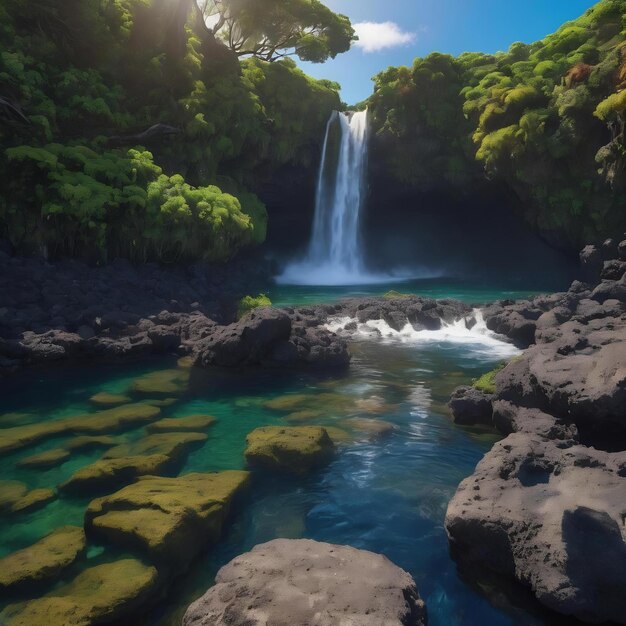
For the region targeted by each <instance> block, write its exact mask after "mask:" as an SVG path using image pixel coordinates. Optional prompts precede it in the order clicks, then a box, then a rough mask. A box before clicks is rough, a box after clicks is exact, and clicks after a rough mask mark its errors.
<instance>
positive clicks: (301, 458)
mask: <svg viewBox="0 0 626 626" xmlns="http://www.w3.org/2000/svg"><path fill="white" fill-rule="evenodd" d="M246 443H247V448H246V452H245V454H246V460H247V461H248V463H249V464H250V465H260V466H263V467H266V468H269V469H274V470H285V471H288V472H291V473H294V474H306V473H307V472H310V471H312V470H313V469H315V468H318V467H322V466H324V465H326V464H327V463H329V462H330V460H331V459H332V457H333V454H334V448H335V446H334V444H333V442H332V440H331V438H330V437H329V436H328V433H327V432H326V430H325V429H324V428H322V427H320V426H286V427H282V426H266V427H263V428H257V429H256V430H253V431H252V432H251V433H250V434H249V435H248V436H247V438H246Z"/></svg>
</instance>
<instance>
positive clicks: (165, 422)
mask: <svg viewBox="0 0 626 626" xmlns="http://www.w3.org/2000/svg"><path fill="white" fill-rule="evenodd" d="M215 421H216V420H215V418H214V417H213V416H212V415H187V416H185V417H173V418H166V419H162V420H159V421H158V422H154V423H153V424H150V425H149V426H147V428H146V430H147V431H148V432H149V433H172V432H196V433H197V432H202V431H204V430H206V429H207V428H209V426H211V425H212V424H214V423H215Z"/></svg>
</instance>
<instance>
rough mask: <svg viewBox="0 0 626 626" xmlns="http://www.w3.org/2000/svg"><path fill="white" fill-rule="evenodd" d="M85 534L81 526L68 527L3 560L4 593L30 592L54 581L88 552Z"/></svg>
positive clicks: (0, 572) (1, 581)
mask: <svg viewBox="0 0 626 626" xmlns="http://www.w3.org/2000/svg"><path fill="white" fill-rule="evenodd" d="M86 547H87V544H86V539H85V532H84V531H83V529H82V528H80V527H78V526H64V527H62V528H58V529H57V530H55V531H53V532H51V533H50V534H49V535H47V536H46V537H44V538H43V539H41V540H40V541H38V542H37V543H34V544H33V545H31V546H28V548H24V549H23V550H18V551H17V552H14V553H13V554H10V555H9V556H6V557H4V558H3V559H0V590H4V591H9V590H10V591H14V590H20V591H24V590H28V589H29V587H32V586H35V585H39V584H41V583H43V582H46V581H53V580H54V579H55V578H58V577H59V576H60V575H61V574H63V573H64V572H65V571H66V570H67V569H68V568H70V567H71V566H72V565H73V564H74V563H75V562H76V561H77V560H78V559H79V558H80V557H81V556H82V555H83V554H84V553H85V550H86Z"/></svg>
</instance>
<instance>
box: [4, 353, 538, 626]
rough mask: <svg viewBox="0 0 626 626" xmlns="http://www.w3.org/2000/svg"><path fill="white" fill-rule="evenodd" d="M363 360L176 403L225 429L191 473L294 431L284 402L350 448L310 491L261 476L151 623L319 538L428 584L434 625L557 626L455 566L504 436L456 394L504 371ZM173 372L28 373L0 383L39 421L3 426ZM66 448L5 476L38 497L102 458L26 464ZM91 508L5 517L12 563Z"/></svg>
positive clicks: (80, 407)
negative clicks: (472, 482)
mask: <svg viewBox="0 0 626 626" xmlns="http://www.w3.org/2000/svg"><path fill="white" fill-rule="evenodd" d="M353 354H354V361H353V365H352V367H351V369H350V372H349V373H348V374H346V375H345V376H342V377H340V378H338V379H333V378H326V379H324V378H322V379H320V378H313V377H310V376H308V375H304V374H297V375H291V376H289V377H283V376H280V375H278V374H277V373H276V372H265V373H259V372H256V373H251V374H249V375H245V374H241V373H232V374H221V373H219V374H218V373H206V374H203V375H201V376H198V377H196V376H193V377H192V379H191V382H190V384H189V386H188V387H187V388H186V389H185V391H184V392H183V393H181V394H178V395H176V396H174V397H175V399H176V403H175V404H173V405H172V406H170V407H167V408H164V409H163V410H162V411H163V412H162V416H168V415H171V416H182V415H186V414H193V413H209V414H212V415H214V416H216V417H217V420H218V421H217V423H216V424H215V425H214V426H212V427H211V429H210V430H209V435H210V437H209V440H208V441H207V443H206V444H205V445H204V446H203V447H202V448H200V449H198V450H196V451H194V452H193V453H191V454H190V455H189V457H188V459H187V462H186V465H185V466H184V468H183V469H182V473H187V472H190V471H214V470H222V469H238V468H242V467H244V457H243V452H244V447H245V436H246V434H247V433H248V432H249V431H251V430H252V429H254V428H256V427H257V426H262V425H267V424H285V423H293V422H289V419H293V418H292V417H291V418H290V417H289V412H288V411H285V410H282V411H281V410H277V409H276V408H271V406H270V407H268V406H266V403H267V401H268V400H272V399H275V398H278V397H281V398H282V397H283V396H285V395H287V396H290V397H291V399H292V400H294V407H293V410H297V411H301V410H318V411H320V410H321V415H319V416H318V417H316V418H314V419H311V420H310V421H309V422H298V423H313V424H324V425H328V426H333V427H338V428H341V429H343V430H344V431H345V432H346V433H347V439H348V441H347V442H346V443H345V444H343V445H342V446H341V447H340V448H339V453H338V455H337V457H336V460H335V461H334V462H333V463H332V464H331V465H330V466H329V467H328V468H326V469H325V470H323V471H321V472H319V473H316V474H314V475H312V476H310V477H308V478H306V479H303V480H294V479H288V478H285V477H279V476H269V475H266V474H262V473H260V474H255V475H254V480H253V485H252V489H251V490H250V493H249V496H248V497H247V499H246V500H245V501H244V502H243V503H242V505H241V506H240V507H239V509H238V510H236V511H235V512H234V515H233V518H232V521H231V523H230V525H229V526H228V527H227V529H226V531H225V534H224V536H223V538H222V540H221V542H220V543H219V544H218V545H217V546H215V547H214V548H212V549H211V550H210V551H209V552H208V553H207V554H206V555H204V556H202V557H200V558H199V559H198V561H197V562H196V563H195V564H194V566H193V568H192V570H191V571H190V572H189V573H188V574H187V575H186V576H184V577H182V578H180V579H179V580H177V582H176V585H175V586H174V587H173V589H172V590H171V593H170V594H169V596H168V598H167V599H166V601H164V602H163V603H162V604H160V605H159V606H157V607H156V608H155V609H154V611H153V612H152V613H151V616H150V618H149V621H148V623H150V624H153V625H154V626H174V625H179V624H180V620H181V616H182V614H183V612H184V608H185V607H186V606H187V605H188V604H189V603H190V602H191V601H192V600H194V599H195V598H196V597H198V596H199V595H201V594H202V593H203V592H204V591H205V590H206V589H207V587H209V586H210V585H211V583H212V581H213V577H214V575H215V572H216V571H217V569H218V568H219V567H220V566H221V565H223V564H224V563H226V562H228V561H229V560H230V559H231V558H233V557H234V556H236V555H237V554H240V553H241V552H243V551H246V550H248V549H250V548H251V547H252V546H254V545H255V544H257V543H259V542H263V541H267V540H270V539H273V538H275V537H292V538H297V537H309V538H313V539H318V540H323V541H329V542H334V543H341V544H349V545H352V546H356V547H359V548H366V549H369V550H373V551H375V552H381V553H383V554H386V555H387V556H388V557H389V558H390V559H391V560H393V561H394V562H395V563H397V564H398V565H400V566H401V567H403V568H405V569H406V570H407V571H409V572H410V573H411V574H412V575H413V576H414V577H415V579H416V581H417V583H418V585H419V588H420V592H421V595H422V597H423V598H424V599H425V600H426V602H427V605H428V610H429V620H430V621H429V623H430V624H431V626H485V625H491V626H514V625H522V624H543V623H546V622H541V621H536V618H535V617H532V616H531V615H530V614H529V613H526V612H525V611H523V610H521V609H516V610H513V609H512V608H510V607H509V606H508V605H506V604H502V603H497V606H496V605H494V604H491V603H490V601H488V600H487V599H486V597H484V596H483V595H480V594H478V593H477V592H476V591H474V590H473V589H472V588H471V587H470V586H468V585H466V584H465V583H464V582H463V581H462V580H461V578H460V577H459V575H458V574H457V571H456V567H455V564H454V562H453V561H452V560H451V559H450V557H449V554H448V545H447V539H446V534H445V530H444V526H443V521H444V515H445V510H446V506H447V503H448V501H449V499H450V497H451V496H452V495H453V493H454V491H455V489H456V487H457V485H458V483H459V482H460V481H461V480H462V479H463V478H464V477H466V476H467V475H469V474H470V473H471V472H472V470H473V468H474V467H475V465H476V463H477V462H478V461H479V460H480V458H481V457H482V455H483V454H484V453H485V452H486V451H487V450H488V449H489V448H490V447H491V445H492V444H493V443H494V442H495V441H496V436H495V435H494V434H493V433H491V432H488V431H481V430H476V429H474V430H472V429H467V428H461V427H458V426H456V425H454V424H453V423H452V421H451V420H450V418H449V416H448V413H447V409H446V406H445V405H446V402H447V400H448V398H449V395H450V393H451V391H452V390H453V389H454V388H455V387H456V386H458V385H460V384H464V383H467V382H469V381H470V380H471V379H472V378H474V377H476V376H478V375H480V374H481V373H483V372H485V371H487V370H488V369H490V368H491V367H492V366H493V365H494V364H495V363H496V362H497V361H498V358H496V357H495V356H493V355H490V354H489V353H488V352H485V350H484V346H478V345H477V346H474V345H472V344H468V343H464V344H456V343H449V342H426V343H419V344H386V343H376V342H360V343H357V344H354V345H353ZM173 366H174V367H175V363H174V364H173V363H171V362H169V361H161V362H155V363H150V364H139V365H137V364H135V365H126V366H123V367H119V366H118V367H108V366H107V367H98V368H95V367H94V368H86V367H81V368H68V369H62V368H55V369H54V370H45V371H44V370H38V371H33V372H29V373H26V374H25V375H23V376H19V377H17V378H13V379H11V380H10V381H4V382H3V383H0V398H1V401H0V402H1V404H0V414H2V413H5V414H6V413H9V412H17V411H19V412H24V413H26V414H27V415H26V416H22V417H20V416H15V415H13V416H9V417H4V418H2V417H0V427H6V426H8V425H13V424H14V423H16V422H20V420H22V422H23V423H24V422H28V421H34V420H52V419H58V418H61V417H64V416H68V415H75V414H77V413H83V412H92V411H93V410H94V409H93V407H92V406H91V405H90V403H89V401H88V399H89V397H90V396H91V395H93V394H94V393H96V392H98V391H103V390H104V391H109V392H112V393H120V392H125V391H127V390H128V389H129V387H130V385H131V383H132V381H133V379H134V378H136V377H137V376H140V375H142V374H145V373H146V372H150V371H158V370H159V369H164V368H170V367H173ZM300 394H303V397H300V398H298V396H299V395H300ZM296 401H297V402H296ZM354 418H357V421H356V422H355V421H354ZM359 418H367V419H375V420H383V421H384V422H387V423H389V424H391V425H393V431H392V432H390V433H388V434H387V435H386V436H382V437H379V438H372V437H371V435H370V434H367V433H366V432H363V431H362V430H360V429H359V428H358V427H359V426H360V425H361V423H360V422H359V421H358V419H359ZM142 435H143V429H142V428H133V429H129V430H128V431H126V432H124V433H122V434H120V435H119V436H120V437H122V438H123V439H133V438H137V437H141V436H142ZM63 443H64V440H63V439H55V440H50V441H47V442H44V443H42V444H40V445H37V446H34V447H29V448H26V449H25V450H23V451H19V452H16V453H13V454H10V455H4V457H3V458H1V459H0V476H1V477H2V478H3V479H16V480H21V481H24V482H26V483H27V484H28V486H29V487H30V488H35V487H54V486H56V485H58V484H59V483H60V482H62V481H63V480H65V479H67V478H68V477H69V476H70V475H71V474H72V473H73V472H74V471H75V470H76V469H77V468H79V467H81V466H83V465H86V464H88V463H90V462H92V461H93V460H95V459H96V458H98V456H99V454H100V453H99V452H97V451H96V452H93V453H89V454H88V455H76V456H74V457H73V458H72V459H71V460H70V461H68V462H67V463H64V464H63V465H61V466H60V467H58V468H55V469H51V470H49V471H33V470H25V469H19V468H17V467H16V465H15V463H16V461H17V460H19V459H20V458H22V457H24V456H28V455H31V454H33V453H35V452H39V451H43V450H46V449H51V448H56V447H60V446H62V445H63ZM86 506H87V501H86V500H81V499H75V498H69V497H68V498H63V499H59V500H57V501H55V502H54V503H52V504H50V505H48V506H46V507H45V508H43V509H41V510H39V511H37V512H34V513H31V514H24V515H16V516H12V517H5V518H0V556H3V555H6V554H8V553H10V552H12V551H14V550H16V549H19V548H21V547H24V546H26V545H28V544H30V543H32V542H34V541H36V540H37V539H39V538H41V537H42V536H44V535H45V534H47V533H48V532H50V531H51V530H52V529H54V528H56V527H58V526H60V525H64V524H68V523H73V524H81V523H82V518H83V513H84V510H85V507H86ZM89 556H90V557H91V558H90V560H89V559H88V560H86V561H85V563H84V564H83V566H84V565H85V564H88V563H90V562H91V563H94V562H96V561H100V560H106V559H108V558H112V557H115V556H117V554H116V553H115V552H114V551H113V550H112V549H111V548H110V547H108V546H92V547H91V549H90V552H89ZM1 603H2V602H1V601H0V607H1Z"/></svg>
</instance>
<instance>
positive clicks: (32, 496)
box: [0, 480, 56, 513]
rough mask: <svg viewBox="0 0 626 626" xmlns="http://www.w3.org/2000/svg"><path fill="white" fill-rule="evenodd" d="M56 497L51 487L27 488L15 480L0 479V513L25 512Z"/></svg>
mask: <svg viewBox="0 0 626 626" xmlns="http://www.w3.org/2000/svg"><path fill="white" fill-rule="evenodd" d="M55 498H56V493H55V492H54V491H53V490H52V489H33V490H32V491H29V490H28V487H27V486H26V484H25V483H22V482H20V481H17V480H0V513H25V512H27V511H33V510H35V509H37V508H40V507H42V506H45V505H46V504H48V503H49V502H51V501H52V500H54V499H55Z"/></svg>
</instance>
